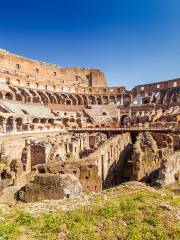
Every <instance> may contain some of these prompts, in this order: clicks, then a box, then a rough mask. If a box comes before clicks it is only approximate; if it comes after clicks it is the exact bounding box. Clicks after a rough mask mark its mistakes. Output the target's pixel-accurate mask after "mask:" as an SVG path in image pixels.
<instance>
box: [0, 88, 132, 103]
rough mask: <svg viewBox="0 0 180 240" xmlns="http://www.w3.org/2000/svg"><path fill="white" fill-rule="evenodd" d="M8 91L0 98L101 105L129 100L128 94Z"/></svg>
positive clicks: (20, 89)
mask: <svg viewBox="0 0 180 240" xmlns="http://www.w3.org/2000/svg"><path fill="white" fill-rule="evenodd" d="M9 89H10V91H9V92H4V91H0V98H1V99H6V100H15V101H22V102H31V103H43V104H48V103H51V104H65V105H97V104H98V105H101V104H109V103H114V104H117V103H124V102H125V103H127V104H129V103H130V101H131V97H130V95H122V94H119V95H77V94H66V93H56V92H48V91H41V90H33V89H24V88H19V87H12V86H9Z"/></svg>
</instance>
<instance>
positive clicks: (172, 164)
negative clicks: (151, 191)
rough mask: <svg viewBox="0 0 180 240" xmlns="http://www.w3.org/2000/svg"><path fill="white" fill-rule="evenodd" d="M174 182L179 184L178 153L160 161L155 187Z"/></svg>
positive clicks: (179, 159) (179, 167)
mask: <svg viewBox="0 0 180 240" xmlns="http://www.w3.org/2000/svg"><path fill="white" fill-rule="evenodd" d="M175 182H178V183H180V151H177V152H175V153H173V154H172V155H170V156H168V157H167V158H166V159H164V160H163V161H162V163H161V167H160V170H159V174H158V179H157V181H156V185H158V186H166V185H170V184H174V183H175Z"/></svg>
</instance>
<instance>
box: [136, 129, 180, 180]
mask: <svg viewBox="0 0 180 240" xmlns="http://www.w3.org/2000/svg"><path fill="white" fill-rule="evenodd" d="M179 139H180V137H179V136H178V135H175V134H174V135H173V134H163V133H154V132H153V133H149V132H144V133H140V134H139V135H138V136H137V139H136V142H135V144H134V147H133V155H132V160H133V180H136V181H144V182H146V183H148V184H151V185H155V184H156V183H155V182H156V178H157V177H158V173H159V170H160V169H161V168H163V167H162V166H164V161H165V163H166V165H167V166H168V164H170V168H171V167H172V164H171V156H173V154H174V151H175V150H177V149H178V150H179V149H180V145H179ZM173 159H174V158H173ZM175 162H176V160H175V159H174V160H173V164H175ZM176 164H177V165H178V162H177V163H176ZM174 171H176V168H175V169H174Z"/></svg>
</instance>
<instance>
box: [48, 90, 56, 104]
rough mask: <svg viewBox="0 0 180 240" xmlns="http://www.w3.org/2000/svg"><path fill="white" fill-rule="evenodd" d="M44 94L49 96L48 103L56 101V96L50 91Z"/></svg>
mask: <svg viewBox="0 0 180 240" xmlns="http://www.w3.org/2000/svg"><path fill="white" fill-rule="evenodd" d="M46 95H47V96H48V97H49V100H50V103H57V101H56V98H55V97H54V96H53V94H51V93H50V92H46Z"/></svg>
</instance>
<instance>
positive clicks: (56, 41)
mask: <svg viewBox="0 0 180 240" xmlns="http://www.w3.org/2000/svg"><path fill="white" fill-rule="evenodd" d="M0 12H1V14H0V48H3V49H7V50H9V51H11V52H13V53H17V54H19V55H24V56H27V57H30V58H33V59H39V60H42V61H47V62H50V63H57V64H59V65H60V66H77V67H94V68H100V69H101V70H102V71H103V72H104V73H105V76H106V79H107V81H108V84H109V85H110V86H121V85H123V86H126V87H127V88H128V89H131V88H132V87H133V86H134V85H137V84H143V83H148V82H155V81H160V80H168V79H173V78H176V77H180V1H179V0H51V1H46V0H36V1H35V0H31V1H27V0H16V1H14V0H9V1H4V0H0Z"/></svg>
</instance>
